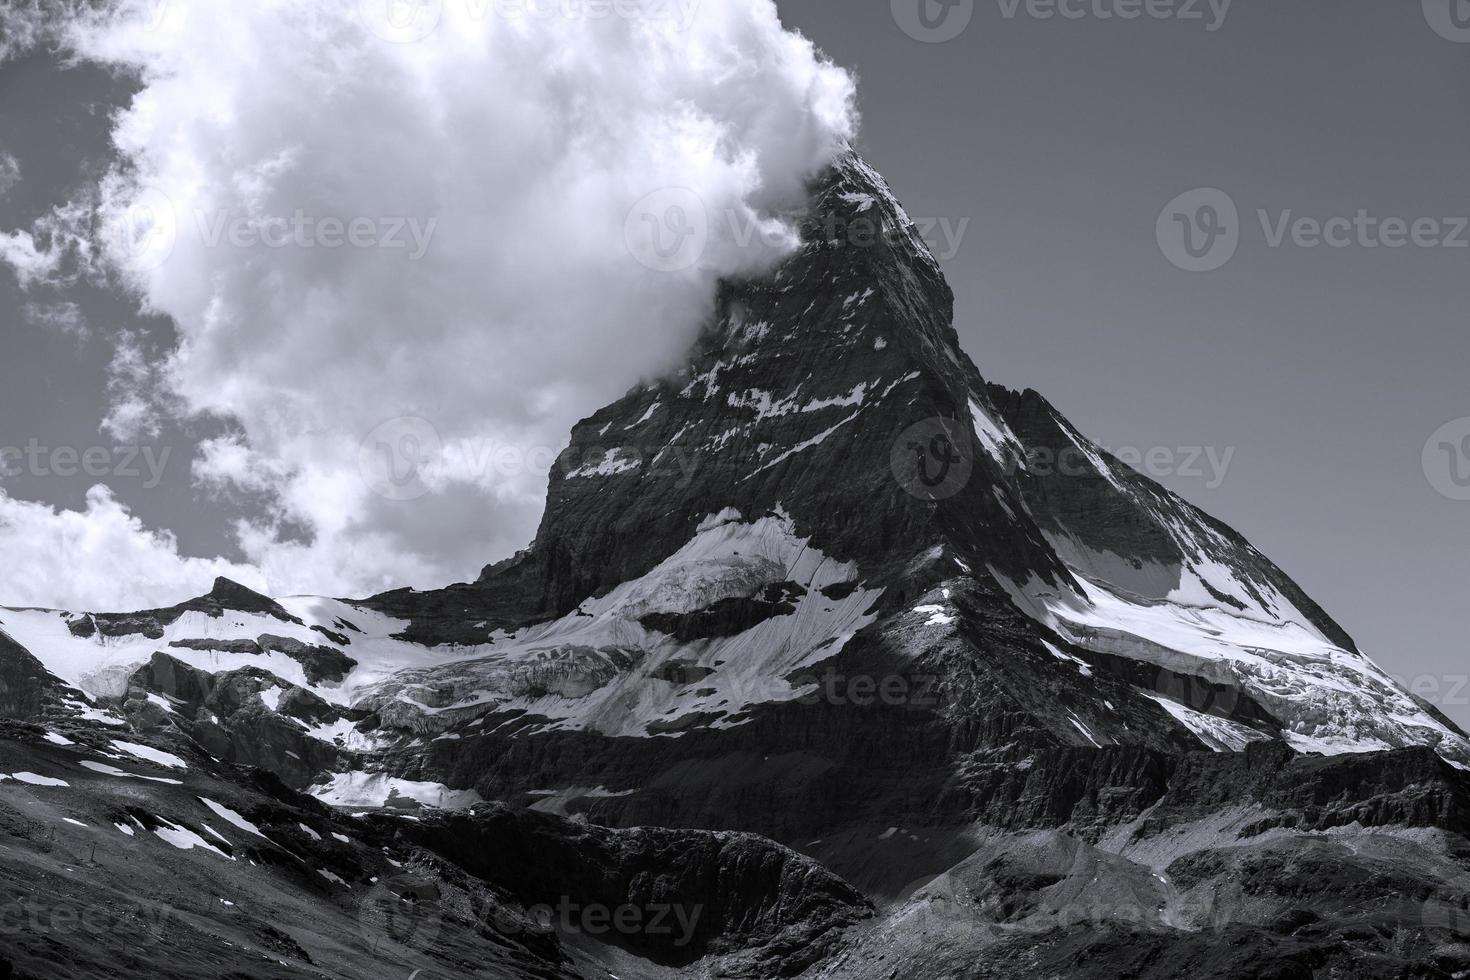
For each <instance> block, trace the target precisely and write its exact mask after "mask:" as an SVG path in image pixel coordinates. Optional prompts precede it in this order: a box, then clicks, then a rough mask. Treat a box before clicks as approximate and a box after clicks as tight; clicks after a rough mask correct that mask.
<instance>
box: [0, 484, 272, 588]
mask: <svg viewBox="0 0 1470 980" xmlns="http://www.w3.org/2000/svg"><path fill="white" fill-rule="evenodd" d="M0 554H3V555H4V556H5V564H6V566H7V568H9V569H13V570H14V571H13V572H9V573H7V574H6V575H5V578H4V585H5V593H4V599H3V601H4V602H5V603H6V604H7V605H14V606H48V607H58V608H73V609H90V610H94V611H102V610H108V611H111V610H131V609H139V608H145V607H149V606H152V605H154V604H156V603H160V602H165V603H170V604H171V603H175V602H179V601H182V600H183V599H187V598H189V597H191V596H196V595H201V594H203V593H205V592H208V591H209V587H210V583H212V582H213V581H214V579H215V577H216V576H218V575H225V576H228V577H230V578H233V579H235V580H236V581H238V582H241V583H242V584H244V585H247V586H250V587H252V588H256V589H264V588H267V587H268V585H269V583H268V582H267V580H266V579H265V577H264V576H262V575H261V573H260V572H259V571H257V570H256V569H253V568H248V567H243V566H240V565H235V564H232V563H230V562H227V561H222V560H219V559H201V558H184V557H181V556H180V555H179V549H178V543H177V542H176V541H175V540H174V538H173V536H172V535H170V534H167V533H160V532H155V531H149V530H148V529H146V528H145V527H144V526H143V524H142V522H141V521H139V520H138V519H137V518H136V517H134V516H132V515H131V514H130V513H128V510H127V508H125V507H124V506H123V505H122V504H120V503H119V502H118V501H117V500H116V499H114V498H113V496H112V493H111V491H109V490H108V489H107V487H105V486H102V485H100V484H99V485H97V486H94V487H93V488H92V489H91V490H89V491H88V492H87V504H86V509H85V510H81V511H75V510H54V509H52V508H50V507H47V506H45V505H44V504H37V503H30V502H27V501H21V500H15V499H13V498H11V497H9V496H8V495H6V493H5V491H4V490H0Z"/></svg>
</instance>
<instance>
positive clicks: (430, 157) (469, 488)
mask: <svg viewBox="0 0 1470 980" xmlns="http://www.w3.org/2000/svg"><path fill="white" fill-rule="evenodd" d="M386 3H387V0H363V2H356V0H352V2H336V3H326V4H300V3H295V2H287V0H252V2H250V3H240V2H238V0H200V2H197V3H191V4H187V5H186V4H170V5H167V7H165V8H160V5H159V4H158V3H157V0H134V2H131V3H125V4H123V5H122V7H121V10H120V11H118V10H117V9H113V10H112V12H111V13H108V14H105V15H96V16H91V17H87V18H84V19H80V20H78V21H76V22H75V23H74V24H73V26H72V29H71V32H70V44H71V45H72V47H73V48H74V49H75V50H76V51H77V52H78V53H79V54H80V55H81V56H83V57H87V58H91V59H95V60H99V61H104V62H108V63H111V64H115V65H119V66H123V67H127V68H131V69H135V70H136V71H138V73H139V74H140V77H141V78H142V79H143V82H144V84H143V87H142V89H141V91H140V92H139V94H138V95H137V97H136V99H135V100H134V101H133V103H132V104H131V106H130V107H129V108H128V109H127V110H126V111H125V112H123V113H121V114H120V115H119V116H118V117H117V119H116V125H115V131H114V134H113V136H114V142H115V144H116V145H117V146H118V147H119V148H120V150H121V153H122V155H123V158H124V160H123V164H122V165H121V166H119V168H118V169H117V170H115V171H114V172H113V173H112V174H110V175H109V176H108V177H107V178H106V179H104V180H103V181H102V182H101V183H100V185H99V186H98V187H97V188H96V189H95V198H96V202H97V203H96V209H97V210H96V214H97V217H98V219H99V221H100V227H101V234H100V235H99V236H98V242H99V246H100V247H101V248H103V249H105V251H106V253H107V255H108V257H109V258H110V259H111V260H113V262H114V263H115V265H116V266H117V267H118V268H119V269H120V270H121V271H122V273H123V274H124V276H125V277H126V279H127V281H128V282H130V283H131V284H132V285H133V286H134V288H136V289H137V290H138V292H139V293H140V294H141V296H142V297H143V299H144V302H145V306H146V309H147V310H148V311H150V312H158V313H163V314H166V315H168V316H169V317H171V318H172V319H173V321H174V322H175V324H176V329H177V332H178V336H179V340H180V343H179V346H178V348H177V349H176V350H174V351H173V352H172V354H171V355H170V357H169V358H168V360H167V362H166V363H165V364H163V365H161V366H160V367H159V368H158V369H157V371H156V378H157V379H158V380H159V381H160V382H161V383H162V384H163V385H164V386H166V387H167V388H168V389H169V391H170V394H171V396H172V397H174V398H176V399H177V405H178V406H179V409H180V411H181V412H182V413H183V414H186V415H204V416H217V417H227V418H229V419H232V420H234V422H235V423H236V424H237V427H238V432H239V435H238V437H232V438H231V440H229V442H228V443H227V444H224V443H222V444H219V445H212V446H210V447H208V448H207V450H206V451H205V452H204V454H203V456H202V459H201V460H200V462H199V463H198V465H197V467H196V475H197V476H198V477H199V478H200V479H202V480H205V481H207V482H212V483H214V484H216V485H224V484H234V485H237V486H239V487H241V488H243V489H245V490H249V491H252V492H260V491H261V490H262V489H267V490H269V492H270V493H271V494H272V495H273V496H274V500H275V505H274V507H273V509H272V510H271V512H270V514H269V516H268V517H267V518H264V519H262V520H259V521H257V522H256V523H255V524H254V525H250V526H243V527H242V528H241V529H240V532H241V543H242V545H243V546H244V548H245V551H246V554H247V555H249V556H250V558H251V560H252V561H254V562H255V563H256V564H257V565H258V566H259V567H261V568H263V569H265V570H266V571H267V573H268V574H269V577H270V578H271V580H272V583H273V585H275V586H276V587H277V588H278V589H280V588H288V589H291V590H302V591H324V592H350V593H361V592H365V591H369V590H372V589H375V588H382V587H388V586H394V585H401V584H412V585H416V586H430V585H436V584H442V583H444V582H446V581H450V580H454V579H462V578H465V577H469V576H473V575H474V574H475V573H476V572H477V571H478V568H479V567H480V565H482V564H484V563H485V562H487V561H490V560H493V559H496V558H498V557H501V556H503V555H504V554H507V553H509V552H510V551H511V550H513V549H514V548H516V547H519V546H523V545H524V544H525V543H526V541H527V540H529V537H530V535H531V533H532V532H533V531H534V527H535V522H536V519H537V517H538V516H539V512H540V507H541V498H542V495H543V493H544V490H545V479H546V469H545V467H544V466H536V465H527V466H521V467H515V468H507V467H504V466H492V465H487V463H486V461H487V458H488V457H487V456H486V454H485V453H484V452H483V450H484V448H485V447H487V446H494V447H501V448H503V449H507V450H509V452H510V454H511V455H519V457H520V458H522V459H532V458H537V457H539V458H543V459H544V458H545V456H546V452H547V451H548V450H549V451H554V449H555V448H556V447H557V446H558V445H559V444H561V442H562V441H563V440H564V438H565V433H566V430H567V429H568V427H569V426H570V424H571V423H572V422H573V421H575V420H576V419H577V418H580V417H582V416H583V415H585V414H587V413H588V412H590V411H591V410H593V409H595V408H596V407H597V406H599V405H601V404H603V403H605V402H606V401H609V400H611V399H612V398H615V397H617V396H618V395H620V394H621V393H622V392H623V391H625V390H626V389H627V388H628V387H629V386H630V385H632V384H634V383H636V382H637V381H639V380H640V379H642V378H645V377H648V376H650V375H652V374H655V373H657V372H659V371H662V370H664V369H666V368H667V367H669V366H671V365H673V364H674V363H675V362H676V361H677V359H678V358H679V356H680V355H681V354H682V353H683V352H684V350H685V349H686V347H687V345H688V343H689V342H690V341H691V339H692V337H693V335H694V333H695V331H696V330H697V328H698V327H699V325H700V322H701V320H702V318H703V317H704V316H705V315H706V314H707V313H708V311H709V310H710V308H711V303H712V297H713V292H714V285H715V283H716V281H717V280H718V279H719V278H720V277H722V276H727V275H732V274H741V273H746V272H751V271H755V270H758V269H761V268H763V267H766V266H768V265H769V264H770V263H772V262H773V261H775V260H776V259H778V258H779V257H780V256H781V255H782V254H784V253H785V252H786V250H788V249H789V248H790V247H791V244H792V234H791V232H790V230H789V224H788V219H789V218H790V217H791V212H792V209H794V208H797V207H799V206H800V203H801V199H802V188H803V184H804V181H805V179H806V178H807V177H808V176H809V175H810V174H811V173H812V172H813V171H815V170H816V169H818V168H819V167H820V166H822V165H823V164H825V163H826V162H827V161H828V160H830V158H831V156H832V154H833V152H834V150H835V149H836V148H837V147H838V146H839V145H840V143H841V142H842V141H843V140H845V139H847V138H849V137H851V135H852V130H853V127H854V125H855V120H854V117H853V108H852V105H853V95H854V93H853V85H852V81H851V79H850V77H849V76H848V75H847V74H846V73H844V72H842V71H841V70H839V69H837V68H835V67H833V66H832V65H830V64H829V63H826V62H824V61H823V60H822V59H821V58H820V57H819V56H818V55H817V53H816V52H815V51H814V50H813V48H812V46H811V45H810V44H809V43H808V42H807V41H805V40H804V39H803V38H801V37H799V36H797V35H794V34H791V33H788V32H786V31H784V30H783V29H782V28H781V26H780V24H779V21H778V19H777V15H776V10H775V5H774V3H773V2H772V0H703V2H699V3H696V2H695V0H677V2H676V0H637V2H636V4H632V3H629V2H622V3H619V4H609V5H604V6H599V5H596V4H591V5H585V4H570V5H558V4H556V3H555V2H554V0H540V4H539V6H537V5H536V3H535V0H443V2H442V3H433V2H430V3H428V4H427V5H424V6H421V7H419V8H414V7H411V6H407V5H405V7H404V9H406V10H408V11H410V12H412V11H413V10H415V9H418V10H419V11H420V13H421V14H423V13H425V12H427V13H426V14H425V16H426V17H427V19H425V20H422V21H412V20H411V21H409V22H407V23H406V24H405V23H401V22H397V21H395V22H392V23H387V22H384V21H383V20H382V19H381V14H382V11H381V10H379V8H385V4H386ZM528 6H537V9H539V10H540V11H541V13H540V14H535V15H532V14H527V13H525V11H526V9H527V7H528ZM385 9H386V8H385ZM161 11H162V13H163V16H160V12H161ZM578 11H580V13H577V12H578ZM598 11H601V12H602V13H601V14H598V13H597V12H598ZM630 14H631V15H630ZM666 14H671V15H672V16H669V15H666ZM395 25H396V26H395ZM382 35H388V38H385V37H384V36H382ZM650 195H652V197H651V198H650ZM647 201H651V202H652V204H653V210H652V211H651V212H650V213H648V214H646V215H645V214H642V213H640V211H639V208H640V207H645V206H646V205H640V202H647ZM670 204H679V205H682V206H683V207H684V208H685V210H684V211H683V212H682V213H681V212H678V211H669V210H667V208H668V206H669V205H670ZM700 212H702V213H700ZM701 217H703V218H705V219H707V221H706V223H705V225H704V227H705V228H707V229H708V234H707V236H705V238H706V239H707V240H704V242H703V244H704V247H703V248H702V249H700V248H691V247H690V245H689V242H686V243H685V248H684V249H682V250H675V251H677V253H678V254H677V255H675V256H674V258H675V261H672V262H669V263H667V264H666V265H661V263H662V262H663V260H664V259H665V258H668V255H667V254H662V255H659V254H652V253H650V252H649V251H648V249H647V247H646V246H647V242H645V241H644V240H643V238H641V237H640V236H645V235H647V234H648V233H649V229H650V227H651V226H650V225H649V224H648V222H653V223H654V224H653V226H656V227H662V228H663V229H664V230H665V231H667V230H668V229H669V228H673V227H676V226H679V225H680V224H681V223H683V224H690V226H691V227H693V226H694V224H695V223H697V222H698V221H699V219H700V218H701ZM753 231H759V232H762V233H761V234H754V235H752V234H751V233H752V232H753ZM21 234H24V232H22V233H21ZM630 241H631V242H632V246H631V247H630ZM692 241H693V242H696V243H697V242H699V241H701V238H700V237H699V236H697V235H696V236H695V237H694V238H693V239H692ZM669 242H672V243H673V244H678V239H665V243H669ZM353 243H355V244H353ZM22 244H23V243H22ZM12 251H15V252H16V253H17V254H18V256H19V258H20V260H21V262H20V263H18V264H19V265H22V266H24V265H25V264H26V263H28V264H29V268H31V269H32V270H33V271H32V272H31V273H30V274H31V275H32V277H40V276H42V275H43V274H44V272H45V265H46V263H45V261H44V258H45V254H46V253H45V252H44V251H42V250H38V249H35V248H32V249H31V250H29V251H26V250H24V249H23V248H21V245H19V244H16V245H13V246H12ZM419 252H421V253H422V254H421V255H418V257H417V258H415V255H416V253H419ZM640 256H641V258H642V259H643V261H642V262H640V261H638V260H637V257H640ZM84 257H87V258H90V257H91V255H90V253H84ZM54 264H55V263H52V265H53V268H54ZM650 266H652V267H650ZM658 267H662V268H670V269H672V270H673V271H659V268H658ZM137 389H138V386H136V385H133V386H130V387H128V388H127V390H128V391H130V392H132V393H134V394H136V393H137ZM139 404H141V405H144V406H147V405H149V404H153V405H156V404H158V403H157V402H156V401H155V402H152V403H148V402H146V401H144V402H140V403H139ZM135 407H136V406H134V405H131V404H130V403H129V402H128V401H127V400H126V399H124V400H123V408H124V409H129V410H130V409H132V408H135ZM119 417H120V418H126V417H129V416H127V414H126V412H125V413H124V414H123V415H122V416H119ZM398 417H412V418H417V419H422V420H425V424H426V425H427V426H428V428H427V429H424V428H423V427H422V426H418V423H411V424H408V428H407V429H406V430H404V431H403V432H401V433H400V438H398V439H390V440H384V442H383V444H384V445H385V446H386V447H387V452H388V453H389V454H390V456H389V460H388V461H389V462H394V463H397V464H401V465H408V463H410V462H413V463H414V464H415V465H417V464H419V463H422V464H423V465H422V466H420V468H419V471H418V473H417V479H419V480H420V481H421V484H422V485H421V486H419V487H418V489H419V490H421V491H422V495H420V496H413V495H408V496H412V497H413V499H389V498H390V497H392V496H394V494H392V493H389V494H388V496H382V495H379V494H376V493H374V491H373V490H372V489H371V488H370V487H369V485H368V481H367V480H365V479H364V477H363V474H362V472H361V470H360V457H361V454H362V450H363V440H364V438H365V437H366V436H367V435H368V434H369V433H370V432H373V431H374V430H375V429H377V427H379V426H380V425H381V424H382V423H384V422H385V421H389V420H392V419H394V418H398ZM416 426H418V427H417V428H415V427H416ZM400 428H402V427H401V426H400ZM389 431H390V432H394V431H398V429H395V428H394V427H393V426H392V425H390V426H389ZM425 432H427V436H426V440H427V442H428V443H429V444H431V445H437V446H440V447H442V451H441V452H438V453H435V454H432V456H430V457H425V458H417V457H415V458H412V459H411V458H410V456H409V455H403V453H404V451H405V450H407V451H409V452H410V453H411V451H412V450H413V447H415V446H423V445H424V444H425V440H419V441H416V442H406V441H403V439H402V435H411V436H415V437H417V436H418V435H420V434H423V433H425ZM375 438H376V437H375ZM372 448H373V447H371V446H370V447H369V449H372ZM395 457H399V458H395ZM400 496H402V495H400ZM282 527H304V528H306V529H307V530H309V531H310V532H311V534H312V535H313V539H312V543H311V544H309V545H302V544H300V543H292V542H290V541H288V540H286V539H285V538H286V536H285V535H284V534H283V533H281V532H280V531H279V529H280V528H282Z"/></svg>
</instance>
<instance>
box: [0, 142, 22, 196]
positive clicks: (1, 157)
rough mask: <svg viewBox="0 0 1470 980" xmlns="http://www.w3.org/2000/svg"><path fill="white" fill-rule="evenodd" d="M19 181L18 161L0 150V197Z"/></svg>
mask: <svg viewBox="0 0 1470 980" xmlns="http://www.w3.org/2000/svg"><path fill="white" fill-rule="evenodd" d="M18 183H20V163H19V162H18V161H17V160H16V159H15V157H13V156H11V155H10V154H9V153H6V152H4V151H3V150H0V197H4V196H5V195H6V194H8V193H10V189H11V188H12V187H14V186H15V185H16V184H18Z"/></svg>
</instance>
